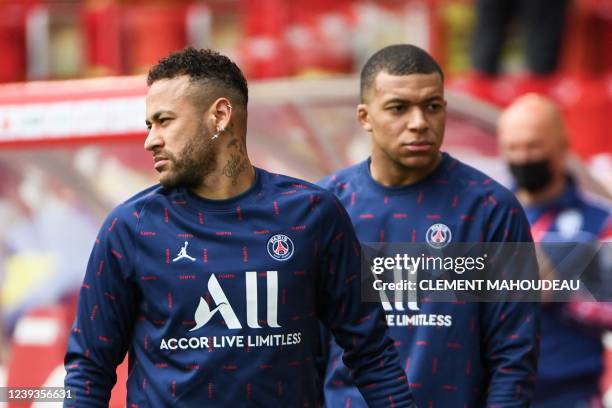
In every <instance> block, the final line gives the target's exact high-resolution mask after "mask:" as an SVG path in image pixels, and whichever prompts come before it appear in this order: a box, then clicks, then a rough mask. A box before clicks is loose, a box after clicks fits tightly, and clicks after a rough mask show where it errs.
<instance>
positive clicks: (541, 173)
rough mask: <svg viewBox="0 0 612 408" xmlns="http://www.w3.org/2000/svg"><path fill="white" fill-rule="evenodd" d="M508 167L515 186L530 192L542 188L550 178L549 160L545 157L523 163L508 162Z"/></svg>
mask: <svg viewBox="0 0 612 408" xmlns="http://www.w3.org/2000/svg"><path fill="white" fill-rule="evenodd" d="M508 167H509V168H510V173H512V176H513V177H514V180H516V184H517V186H518V187H519V188H522V189H525V190H527V191H529V192H530V193H535V192H537V191H540V190H542V189H543V188H544V187H546V186H547V185H548V184H549V183H550V181H551V179H552V174H551V172H550V162H549V161H548V160H547V159H544V160H540V161H536V162H530V163H523V164H513V163H510V164H508Z"/></svg>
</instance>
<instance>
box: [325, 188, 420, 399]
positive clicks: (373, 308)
mask: <svg viewBox="0 0 612 408" xmlns="http://www.w3.org/2000/svg"><path fill="white" fill-rule="evenodd" d="M321 206H322V207H323V210H324V214H326V215H328V218H329V219H328V222H327V225H326V228H325V229H324V231H323V232H322V236H323V238H322V245H321V247H322V248H324V251H325V253H324V256H323V257H322V259H323V264H322V266H321V278H320V282H319V298H320V299H321V301H320V304H319V306H320V308H319V316H320V318H321V320H322V321H323V323H324V325H325V326H327V328H328V329H330V330H331V333H332V334H333V336H334V337H335V340H336V342H337V343H338V345H339V346H340V347H342V348H343V349H344V356H343V361H344V363H345V364H346V366H347V367H348V368H349V369H350V370H351V371H352V375H353V378H354V381H355V384H356V385H357V387H358V388H359V390H360V392H361V394H362V395H363V397H364V399H365V400H366V401H367V403H368V405H369V406H370V407H389V406H394V407H412V406H414V405H413V404H414V402H413V397H412V394H411V392H410V389H409V386H408V382H407V378H406V374H405V373H404V371H403V369H402V368H401V366H400V364H399V358H398V354H397V351H396V350H395V347H394V345H393V341H392V340H391V339H390V338H389V337H388V336H387V326H386V323H385V320H384V312H383V309H382V307H381V305H380V304H379V303H366V302H362V301H361V295H360V294H361V288H360V283H361V278H360V270H361V268H360V248H359V243H358V241H357V238H356V237H355V234H354V232H353V227H352V225H351V222H350V219H349V217H348V215H347V214H346V211H345V210H344V208H343V207H342V205H341V204H340V203H339V202H338V201H337V200H336V199H335V198H334V199H330V200H327V201H325V200H323V202H322V203H321Z"/></svg>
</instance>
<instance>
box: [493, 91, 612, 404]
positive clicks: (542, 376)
mask: <svg viewBox="0 0 612 408" xmlns="http://www.w3.org/2000/svg"><path fill="white" fill-rule="evenodd" d="M498 136H499V146H500V151H501V154H502V157H503V158H504V160H505V161H506V162H507V163H508V167H509V169H510V172H511V174H512V176H513V177H514V180H515V183H516V196H517V197H518V199H519V201H520V202H521V204H522V205H523V207H524V208H525V213H526V215H527V218H528V220H529V222H530V224H531V232H532V235H533V239H534V241H535V242H536V243H537V242H546V241H556V242H560V241H564V242H585V241H590V242H592V241H595V240H599V241H610V240H612V218H611V216H610V211H609V209H605V208H602V207H600V206H598V205H595V204H593V203H591V202H589V201H587V200H586V199H585V198H584V197H583V196H582V195H581V194H580V193H579V191H578V189H577V187H576V185H575V182H574V180H573V178H572V177H571V176H570V175H569V174H568V173H567V171H566V169H565V157H566V152H567V147H568V146H567V139H566V135H565V129H564V126H563V121H562V118H561V115H560V113H559V111H558V109H557V108H556V107H555V105H554V104H553V103H552V102H551V101H550V100H548V99H546V98H544V97H541V96H538V95H535V94H529V95H525V96H523V97H521V98H519V99H517V100H516V101H515V102H514V103H513V104H512V105H511V106H510V107H508V109H506V110H505V111H504V112H503V114H502V116H501V118H500V121H499V126H498ZM547 255H548V254H546V251H545V250H542V251H541V257H542V258H546V256H547ZM547 261H548V260H546V262H547ZM557 269H558V270H557V271H553V270H552V269H551V268H542V271H544V272H541V273H542V279H552V278H553V277H554V276H553V275H555V274H558V273H560V272H561V268H560V267H559V268H557ZM566 272H567V271H566ZM570 272H573V273H574V274H576V273H578V270H575V271H570ZM598 272H599V275H601V277H602V281H603V282H605V281H606V280H607V281H608V282H609V281H610V280H611V279H612V271H610V270H609V267H608V268H603V269H601V270H600V271H598ZM577 277H578V276H573V277H571V276H564V278H577ZM543 300H546V297H545V296H543ZM611 328H612V307H611V306H610V304H607V303H596V302H590V303H587V302H578V301H571V302H568V303H548V304H547V305H546V307H544V308H543V310H542V323H541V329H542V330H541V332H542V337H541V344H540V357H539V363H538V378H537V381H536V394H535V398H534V401H533V403H532V407H535V408H549V407H550V408H553V407H560V406H563V407H570V408H577V407H587V408H589V407H600V406H601V397H600V390H599V387H598V384H599V379H600V378H601V375H602V372H603V361H602V360H603V359H602V357H603V346H602V342H601V335H602V332H603V331H604V330H606V329H608V330H609V329H611Z"/></svg>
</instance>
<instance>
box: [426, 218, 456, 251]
mask: <svg viewBox="0 0 612 408" xmlns="http://www.w3.org/2000/svg"><path fill="white" fill-rule="evenodd" d="M425 238H426V239H427V243H428V244H429V246H430V247H432V248H436V249H441V248H444V247H445V246H447V245H448V244H449V243H450V242H451V239H452V234H451V230H450V228H448V227H447V226H446V225H444V224H434V225H432V226H431V227H429V228H428V229H427V233H426V234H425Z"/></svg>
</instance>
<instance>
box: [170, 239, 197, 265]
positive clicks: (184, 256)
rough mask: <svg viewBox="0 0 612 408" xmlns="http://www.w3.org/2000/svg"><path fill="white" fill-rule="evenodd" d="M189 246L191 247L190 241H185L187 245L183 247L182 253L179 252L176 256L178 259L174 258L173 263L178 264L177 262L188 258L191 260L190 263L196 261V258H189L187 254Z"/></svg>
mask: <svg viewBox="0 0 612 408" xmlns="http://www.w3.org/2000/svg"><path fill="white" fill-rule="evenodd" d="M187 245H189V242H188V241H185V245H183V247H182V248H181V250H180V252H179V253H178V255H177V256H176V258H174V259H173V260H172V262H176V261H178V260H179V259H182V258H187V259H189V260H190V261H192V262H193V261H195V258H194V257H192V256H189V255H188V254H187Z"/></svg>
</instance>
